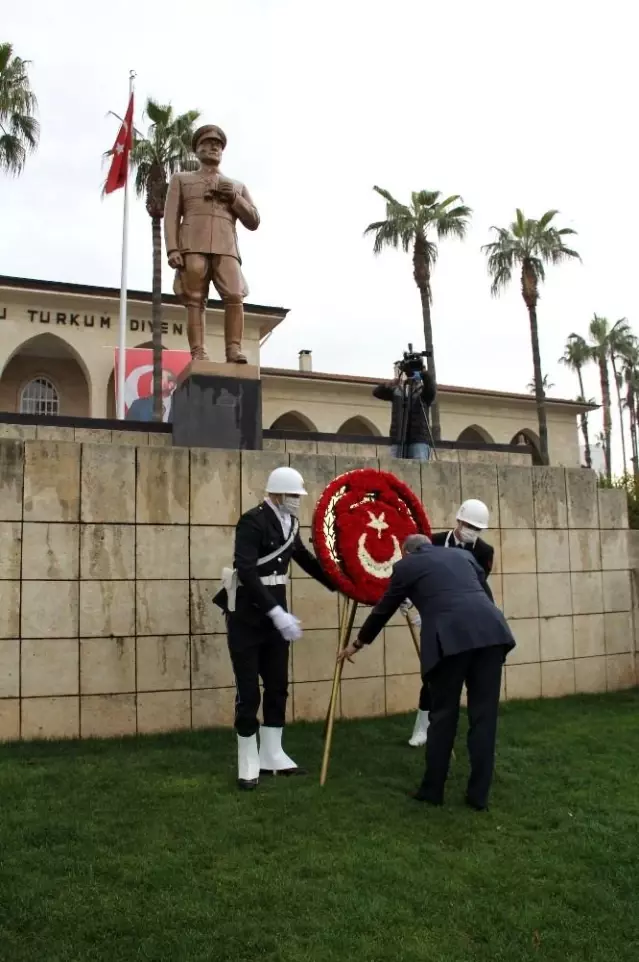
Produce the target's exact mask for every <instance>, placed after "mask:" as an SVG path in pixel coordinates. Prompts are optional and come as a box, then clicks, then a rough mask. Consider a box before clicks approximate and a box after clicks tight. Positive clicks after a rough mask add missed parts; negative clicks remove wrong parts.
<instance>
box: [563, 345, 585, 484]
mask: <svg viewBox="0 0 639 962" xmlns="http://www.w3.org/2000/svg"><path fill="white" fill-rule="evenodd" d="M590 360H592V358H591V355H590V348H589V347H588V345H587V344H586V342H585V340H584V338H583V337H582V336H581V335H580V334H571V335H570V337H569V338H568V340H567V341H566V347H565V350H564V353H563V356H562V357H560V358H559V363H560V364H565V365H566V367H568V368H570V370H571V371H574V372H575V374H576V375H577V378H578V380H579V397H578V399H577V400H579V401H581V402H582V403H586V392H585V390H584V377H583V369H584V365H585V364H588V363H589V361H590ZM579 421H580V424H581V433H582V435H583V439H584V453H585V457H586V467H587V468H592V452H591V450H590V437H589V435H588V415H587V413H586V412H585V411H582V413H581V414H580V415H579Z"/></svg>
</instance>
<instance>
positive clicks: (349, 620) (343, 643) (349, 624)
mask: <svg viewBox="0 0 639 962" xmlns="http://www.w3.org/2000/svg"><path fill="white" fill-rule="evenodd" d="M356 611H357V602H356V601H352V600H351V599H350V598H345V599H344V611H343V614H342V618H341V619H340V637H339V644H338V652H341V651H343V650H344V648H346V647H347V646H348V643H349V641H350V638H351V632H352V630H353V622H354V621H355V612H356ZM343 667H344V662H342V661H336V662H335V671H334V672H333V688H332V690H331V700H330V702H329V705H328V715H327V716H326V726H325V731H324V755H323V757H322V770H321V773H320V785H322V786H323V785H324V784H325V783H326V776H327V775H328V763H329V760H330V757H331V744H332V741H333V725H334V724H335V710H336V708H337V697H338V695H339V685H340V681H341V680H342V669H343Z"/></svg>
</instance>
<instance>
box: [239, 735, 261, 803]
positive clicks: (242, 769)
mask: <svg viewBox="0 0 639 962" xmlns="http://www.w3.org/2000/svg"><path fill="white" fill-rule="evenodd" d="M259 777H260V755H259V752H258V750H257V735H249V737H248V738H247V737H246V736H244V735H238V736H237V784H238V786H239V787H240V788H243V789H245V790H247V791H250V789H252V788H255V787H256V785H257V782H258V779H259Z"/></svg>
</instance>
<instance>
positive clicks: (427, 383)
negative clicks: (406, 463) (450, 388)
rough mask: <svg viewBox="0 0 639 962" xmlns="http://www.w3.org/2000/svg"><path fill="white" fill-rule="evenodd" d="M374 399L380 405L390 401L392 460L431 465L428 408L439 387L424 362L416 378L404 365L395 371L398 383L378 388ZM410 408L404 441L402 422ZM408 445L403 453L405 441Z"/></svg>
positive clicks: (416, 373)
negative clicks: (403, 367) (428, 462)
mask: <svg viewBox="0 0 639 962" xmlns="http://www.w3.org/2000/svg"><path fill="white" fill-rule="evenodd" d="M373 397H376V398H377V399H378V400H380V401H390V402H391V404H392V407H391V425H390V431H389V435H390V440H391V449H390V453H391V457H393V458H402V457H403V458H409V459H411V460H413V461H428V459H429V458H430V444H429V443H428V442H429V439H430V429H429V426H428V421H427V417H428V408H429V407H430V406H431V404H432V403H433V401H434V400H435V385H434V384H433V380H432V378H431V376H430V374H429V373H428V371H427V370H426V367H425V365H424V362H423V361H422V366H421V370H418V371H414V373H413V374H412V376H410V377H409V376H407V374H406V373H405V372H404V371H402V369H401V364H398V365H397V366H396V368H395V380H393V381H390V382H387V383H386V384H378V385H377V387H376V388H374V390H373ZM405 405H406V408H407V410H406V437H405V439H403V438H402V436H401V433H402V420H403V415H404V406H405ZM403 440H404V441H405V446H404V450H403V451H402V449H401V448H402V441H403Z"/></svg>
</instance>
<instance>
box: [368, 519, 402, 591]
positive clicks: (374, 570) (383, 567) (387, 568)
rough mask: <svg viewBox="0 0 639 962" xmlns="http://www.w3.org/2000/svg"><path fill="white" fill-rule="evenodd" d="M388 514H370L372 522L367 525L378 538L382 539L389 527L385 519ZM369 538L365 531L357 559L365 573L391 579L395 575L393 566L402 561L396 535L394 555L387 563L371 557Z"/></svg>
mask: <svg viewBox="0 0 639 962" xmlns="http://www.w3.org/2000/svg"><path fill="white" fill-rule="evenodd" d="M385 515H386V512H384V511H382V512H381V514H378V515H376V514H374V512H373V511H369V512H368V516H369V518H370V521H369V522H368V524H367V525H366V527H367V528H372V529H373V530H374V531H376V532H377V537H378V538H381V536H382V532H383V531H385V530H386V529H387V528H388V527H389V525H388V523H387V521H386V518H385ZM367 537H368V531H364V533H363V534H361V535H360V537H359V541H358V542H357V558H358V561H359V563H360V564H361V566H362V568H363V569H364V571H365V572H366V573H367V574H369V575H372V576H373V577H374V578H382V579H384V580H386V579H388V578H390V577H391V575H392V573H393V565H394V564H396V562H398V561H400V560H401V557H402V549H401V547H400V544H399V541H398V540H397V538H396V537H395V535H394V534H392V535H391V538H392V541H393V554H392V555H391V557H390V558H389V559H388V560H387V561H376V560H375V559H374V558H372V557H371V555H370V554H369V552H368V550H367V548H366V539H367Z"/></svg>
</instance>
